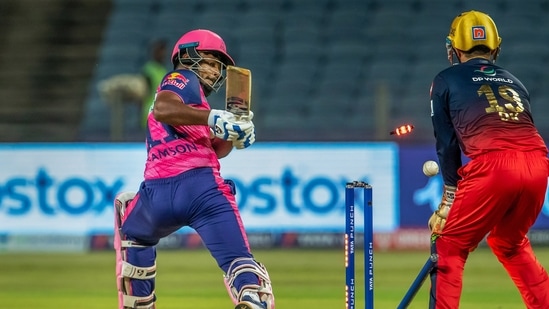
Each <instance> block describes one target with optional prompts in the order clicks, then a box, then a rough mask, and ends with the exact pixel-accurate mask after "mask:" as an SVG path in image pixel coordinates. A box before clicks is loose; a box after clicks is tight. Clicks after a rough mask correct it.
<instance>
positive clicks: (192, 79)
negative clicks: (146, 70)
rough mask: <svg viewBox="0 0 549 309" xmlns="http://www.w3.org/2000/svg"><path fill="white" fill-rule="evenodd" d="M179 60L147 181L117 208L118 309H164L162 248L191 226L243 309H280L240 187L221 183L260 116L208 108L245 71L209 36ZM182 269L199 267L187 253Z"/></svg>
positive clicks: (158, 113) (153, 126) (159, 103)
mask: <svg viewBox="0 0 549 309" xmlns="http://www.w3.org/2000/svg"><path fill="white" fill-rule="evenodd" d="M171 60H172V63H173V68H174V69H173V71H171V72H169V73H168V74H167V75H166V76H165V77H164V78H163V80H162V82H161V83H160V85H159V86H158V89H157V92H156V96H155V100H154V103H153V105H152V109H151V111H150V112H149V115H148V118H147V136H146V147H144V148H145V150H146V151H147V159H146V162H145V169H144V180H143V182H142V183H141V186H140V188H139V190H138V191H137V193H133V192H123V193H121V194H119V195H118V196H117V197H116V199H115V202H114V206H115V209H114V210H115V242H114V247H115V250H116V279H117V285H118V308H119V309H127V308H132V309H154V308H156V306H155V302H156V294H155V279H156V245H157V244H158V242H159V240H160V239H161V238H163V237H166V236H168V235H170V234H171V233H173V232H175V231H177V230H179V229H180V228H181V227H184V226H188V227H191V228H192V229H194V230H195V231H196V232H197V233H198V235H199V236H200V237H201V239H202V242H203V243H204V245H205V247H206V248H207V249H208V250H209V252H210V253H211V255H212V257H213V258H214V259H215V261H216V262H217V265H218V266H219V268H220V269H221V270H222V272H223V279H224V283H225V286H226V288H227V291H228V293H229V296H230V298H231V299H232V301H233V302H234V305H235V306H236V307H235V308H236V309H274V295H273V291H272V288H271V280H270V278H269V274H268V273H267V270H266V268H265V266H263V264H261V263H260V262H258V261H256V259H255V258H254V256H253V254H252V253H251V250H250V246H249V243H248V239H247V237H246V232H245V230H244V225H243V222H242V219H241V217H240V213H239V210H238V206H237V205H236V199H235V186H234V183H232V182H231V181H229V180H227V179H223V178H222V176H221V174H220V162H219V159H220V158H223V157H225V156H227V155H229V153H230V152H231V151H232V149H233V148H237V149H245V148H248V147H249V146H251V145H252V144H253V143H254V141H255V128H254V124H253V122H252V118H253V113H252V112H251V111H250V112H249V113H246V115H240V116H237V115H235V114H233V113H231V112H229V111H226V110H218V109H212V108H211V107H210V105H209V104H208V101H207V100H206V97H208V96H209V95H210V94H211V93H213V92H217V91H218V90H219V89H220V88H221V87H222V86H223V84H224V82H225V71H226V67H227V66H233V65H234V64H235V62H234V60H233V59H232V58H231V57H230V56H229V54H228V53H227V49H226V46H225V42H224V41H223V39H222V38H221V37H220V36H219V35H217V34H216V33H214V32H212V31H209V30H205V29H196V30H192V31H190V32H187V33H185V34H184V35H183V36H181V38H180V39H179V40H178V41H177V42H176V44H175V46H174V48H173V52H172V57H171ZM180 262H181V266H182V267H181V268H182V269H184V268H188V267H193V265H192V264H189V262H187V261H186V260H185V254H184V253H182V254H181V259H180ZM181 275H182V276H181V278H185V275H184V274H181ZM220 278H221V276H220ZM189 284H192V283H191V282H189ZM204 301H207V299H204Z"/></svg>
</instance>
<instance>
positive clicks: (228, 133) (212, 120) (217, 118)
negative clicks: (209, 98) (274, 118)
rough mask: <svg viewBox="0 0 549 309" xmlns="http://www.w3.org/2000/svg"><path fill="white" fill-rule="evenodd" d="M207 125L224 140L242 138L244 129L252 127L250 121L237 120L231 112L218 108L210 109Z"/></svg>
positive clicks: (244, 132) (244, 133)
mask: <svg viewBox="0 0 549 309" xmlns="http://www.w3.org/2000/svg"><path fill="white" fill-rule="evenodd" d="M208 125H209V126H210V128H211V129H212V131H213V134H214V135H215V136H216V137H218V138H221V139H223V140H226V141H235V140H237V139H242V138H244V136H245V135H246V131H247V130H249V129H250V128H253V123H252V122H251V121H237V119H236V117H235V115H234V114H233V113H231V112H227V111H224V110H218V109H212V110H211V111H210V114H209V116H208Z"/></svg>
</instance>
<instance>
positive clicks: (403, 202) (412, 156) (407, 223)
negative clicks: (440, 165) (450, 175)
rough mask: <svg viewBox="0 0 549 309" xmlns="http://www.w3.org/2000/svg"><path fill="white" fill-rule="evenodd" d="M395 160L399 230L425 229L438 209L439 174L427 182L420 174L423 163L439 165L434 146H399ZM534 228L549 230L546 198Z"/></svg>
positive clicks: (427, 178)
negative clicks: (398, 189) (398, 196)
mask: <svg viewBox="0 0 549 309" xmlns="http://www.w3.org/2000/svg"><path fill="white" fill-rule="evenodd" d="M398 159H399V174H400V178H399V179H400V180H399V183H400V207H399V209H400V222H399V226H400V227H401V228H410V227H425V226H427V220H428V219H429V217H430V216H431V214H432V212H433V211H434V210H435V209H436V208H437V207H438V204H439V202H440V199H441V194H442V186H443V183H442V177H441V176H440V174H438V175H436V176H434V177H431V178H429V177H427V176H425V175H424V174H423V171H422V167H423V163H424V162H425V161H427V160H434V161H437V162H438V159H437V156H436V151H435V146H434V144H428V145H400V146H399V155H398ZM463 162H464V163H465V162H467V159H466V158H464V159H463ZM502 181H504V180H502ZM533 228H534V229H549V199H548V195H547V194H546V196H545V204H544V206H543V210H542V213H541V214H540V216H539V218H538V220H537V221H536V223H535V224H534V226H533Z"/></svg>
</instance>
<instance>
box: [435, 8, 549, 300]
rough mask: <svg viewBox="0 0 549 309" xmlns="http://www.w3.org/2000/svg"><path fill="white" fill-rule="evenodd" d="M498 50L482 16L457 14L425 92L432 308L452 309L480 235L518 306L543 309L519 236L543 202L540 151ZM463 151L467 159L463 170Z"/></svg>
mask: <svg viewBox="0 0 549 309" xmlns="http://www.w3.org/2000/svg"><path fill="white" fill-rule="evenodd" d="M500 44H501V38H500V37H499V35H498V30H497V28H496V25H495V23H494V21H493V20H492V19H491V18H490V17H489V16H488V15H486V14H485V13H482V12H478V11H469V12H464V13H462V14H460V15H459V16H457V17H456V18H455V19H454V21H453V22H452V25H451V27H450V33H449V34H448V37H447V38H446V47H447V50H448V60H450V63H451V64H452V66H451V67H450V68H447V69H445V70H443V71H442V72H440V73H439V74H438V75H436V76H435V78H434V81H433V84H432V86H431V118H432V122H433V128H434V133H435V139H436V150H437V154H438V159H439V163H440V167H441V172H442V178H443V180H444V193H443V196H442V201H441V203H440V207H439V209H438V210H437V211H436V212H435V213H434V214H433V216H432V217H431V218H430V219H429V227H430V228H431V230H432V232H433V237H432V240H433V242H432V251H433V253H436V254H438V263H437V265H436V268H435V269H434V271H432V272H431V283H432V284H431V299H430V305H429V308H431V309H443V308H444V309H446V308H458V307H459V299H460V296H461V289H462V279H463V268H464V265H465V261H466V260H467V257H468V255H469V253H470V252H471V251H473V250H474V249H475V248H476V247H477V245H478V244H479V242H480V241H482V239H483V238H484V237H485V236H486V235H487V241H488V245H489V246H490V248H491V249H492V251H493V253H494V254H495V255H496V257H497V258H498V260H499V261H500V262H501V264H502V265H503V267H504V268H505V270H506V271H507V273H508V274H509V276H510V277H511V279H512V280H513V282H514V283H515V285H516V286H517V288H518V290H519V292H520V294H521V295H522V299H523V301H524V304H525V305H526V307H527V308H529V309H547V308H549V277H548V275H547V272H546V271H545V269H544V268H543V267H542V266H541V265H540V263H539V262H538V261H537V260H536V257H535V255H534V252H533V250H532V247H531V245H530V242H529V240H528V238H527V237H526V233H527V232H528V230H529V229H530V227H531V226H532V225H533V224H534V222H535V221H536V218H537V217H538V215H539V213H540V211H541V209H542V206H543V202H544V200H545V192H546V190H547V177H548V176H549V161H548V159H547V147H546V145H545V143H544V141H543V139H542V138H541V136H540V134H539V133H538V130H537V129H536V127H535V126H534V123H533V120H532V114H531V112H530V97H529V94H528V91H527V90H526V88H525V87H524V85H523V84H522V83H521V82H520V81H519V80H518V79H517V78H516V77H515V76H514V75H512V74H511V73H509V72H508V71H507V70H505V69H503V68H501V67H499V66H496V65H495V60H496V58H497V57H498V54H499V51H500ZM454 60H457V62H454ZM532 60H534V59H532ZM462 153H463V154H464V155H465V156H467V157H469V158H470V159H471V161H470V162H469V163H467V164H466V165H463V166H462V161H461V154H462ZM494 283H495V284H496V282H494Z"/></svg>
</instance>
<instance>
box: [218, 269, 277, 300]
mask: <svg viewBox="0 0 549 309" xmlns="http://www.w3.org/2000/svg"><path fill="white" fill-rule="evenodd" d="M243 273H252V274H255V275H256V276H257V277H258V278H259V284H257V285H246V286H243V287H242V288H241V289H240V291H238V290H237V288H236V287H235V285H234V283H235V279H236V278H237V277H238V276H239V275H241V274H243ZM224 281H225V287H226V288H227V291H228V292H229V295H230V296H231V298H232V300H233V302H234V303H235V304H236V307H235V309H274V308H275V299H274V294H273V289H272V287H271V279H270V277H269V273H267V269H266V268H265V266H263V264H261V263H259V262H257V261H255V260H254V259H252V258H238V259H235V260H234V261H233V262H232V263H231V266H230V267H229V270H228V271H227V273H226V274H225V276H224Z"/></svg>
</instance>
